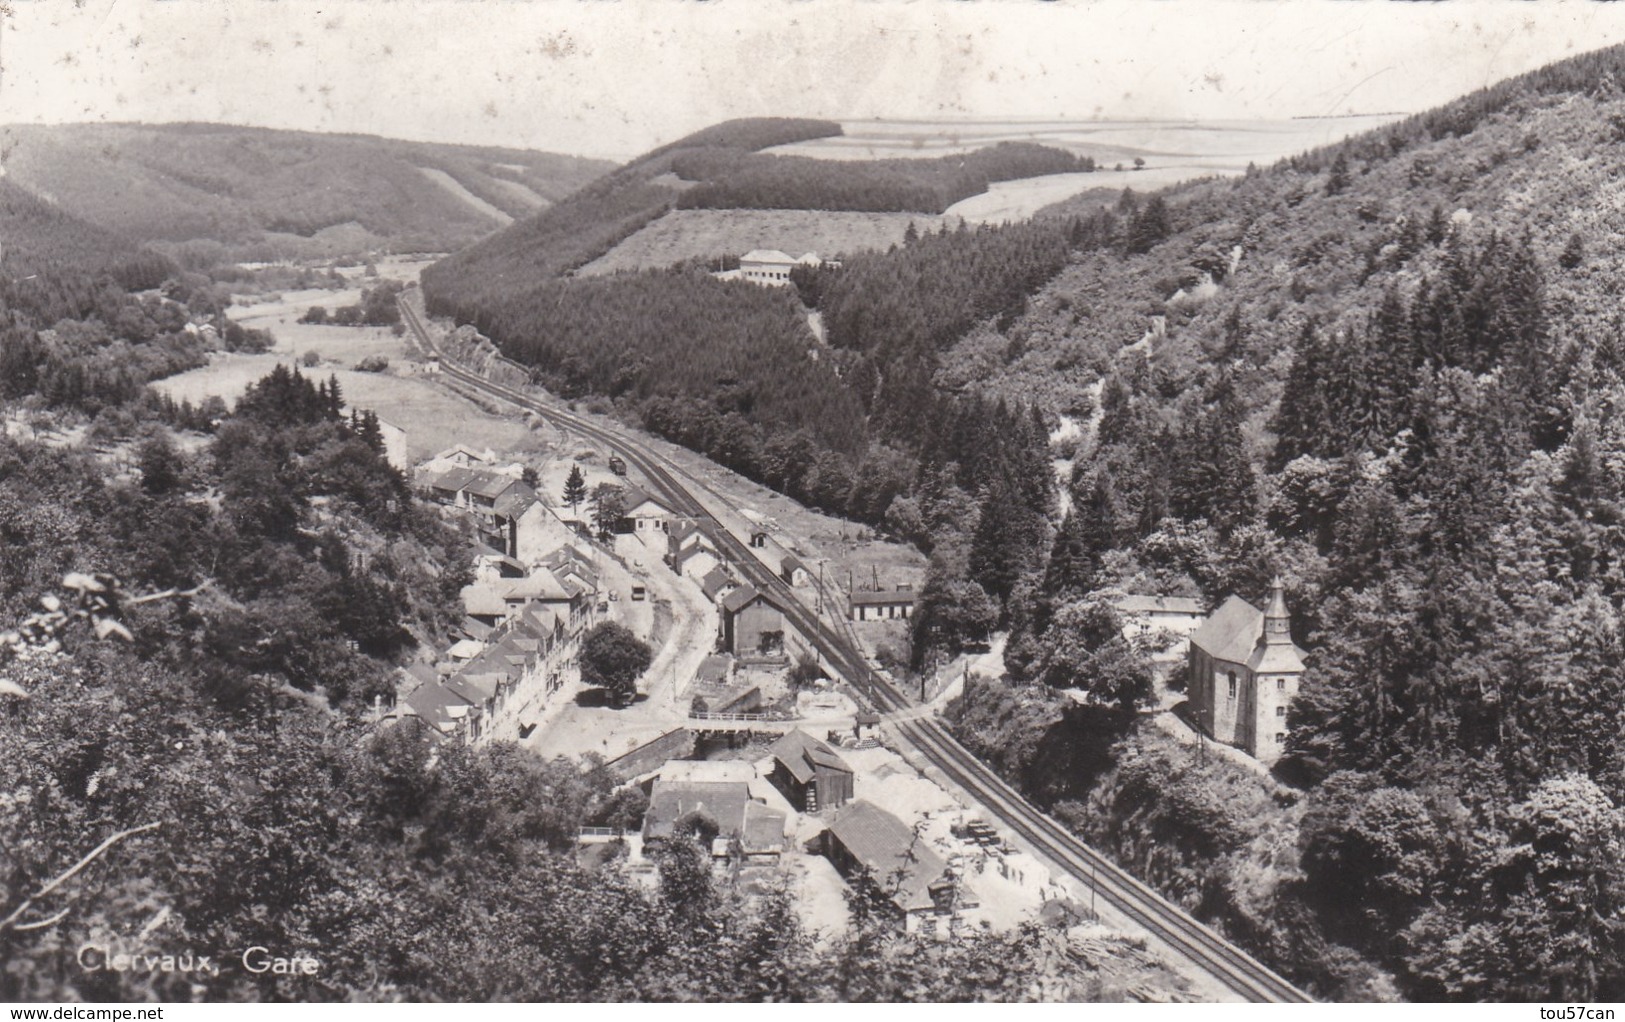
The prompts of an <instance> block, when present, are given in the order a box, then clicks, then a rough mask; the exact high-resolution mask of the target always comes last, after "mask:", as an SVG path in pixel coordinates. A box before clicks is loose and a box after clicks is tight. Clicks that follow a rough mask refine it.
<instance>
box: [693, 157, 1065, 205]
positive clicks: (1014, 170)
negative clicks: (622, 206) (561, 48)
mask: <svg viewBox="0 0 1625 1022" xmlns="http://www.w3.org/2000/svg"><path fill="white" fill-rule="evenodd" d="M671 169H672V171H673V173H675V174H676V175H677V176H678V177H680V178H683V179H684V180H686V181H695V182H698V184H696V185H695V186H694V187H693V188H690V189H688V190H686V191H685V192H683V195H682V197H681V198H680V199H679V200H678V203H677V204H678V206H679V207H681V208H683V209H829V210H858V211H865V212H876V213H886V212H895V213H942V212H945V211H946V210H947V209H948V207H949V206H952V205H953V204H954V203H956V202H958V201H959V200H960V199H967V198H969V197H971V196H972V195H980V194H981V193H983V192H985V191H987V187H988V185H990V184H993V183H994V182H997V181H1011V180H1016V179H1019V178H1028V177H1040V176H1042V175H1045V174H1071V173H1079V172H1086V171H1091V170H1094V169H1095V163H1094V160H1092V159H1090V158H1089V157H1086V156H1085V157H1080V156H1076V155H1074V154H1072V153H1069V152H1067V151H1066V150H1064V149H1055V148H1051V147H1049V146H1041V145H1034V144H1032V143H1030V142H1000V143H999V144H998V145H995V146H989V147H988V148H985V149H978V150H975V151H974V152H970V153H966V154H965V155H963V156H958V155H955V156H943V157H940V158H938V159H935V160H925V159H921V160H915V159H892V160H838V161H831V160H817V159H810V158H808V157H805V156H783V155H770V154H767V153H757V152H747V151H744V150H739V149H692V150H688V151H685V152H683V153H681V154H679V155H678V156H677V158H676V159H675V160H673V161H672V165H671Z"/></svg>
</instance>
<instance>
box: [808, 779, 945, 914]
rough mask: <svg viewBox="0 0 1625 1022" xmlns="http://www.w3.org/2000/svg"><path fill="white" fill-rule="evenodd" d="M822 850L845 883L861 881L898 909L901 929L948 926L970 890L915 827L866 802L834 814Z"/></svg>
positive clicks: (859, 802) (825, 833)
mask: <svg viewBox="0 0 1625 1022" xmlns="http://www.w3.org/2000/svg"><path fill="white" fill-rule="evenodd" d="M822 841H823V846H824V854H825V855H826V856H827V857H828V858H829V860H830V862H832V863H834V864H835V868H836V869H838V870H840V872H841V874H842V875H843V876H845V877H846V878H847V881H848V882H849V883H854V884H865V885H867V886H868V887H869V889H870V890H871V891H872V892H874V893H875V894H878V895H879V896H880V897H882V898H884V899H885V900H886V902H887V903H889V904H890V905H892V906H893V908H895V909H896V911H897V913H898V915H899V916H900V917H901V919H902V922H903V927H904V929H906V930H908V931H909V932H910V933H914V932H916V931H919V930H921V929H924V930H927V931H936V930H938V929H939V928H948V929H951V928H952V921H953V919H954V917H955V916H956V915H957V913H958V912H959V910H960V909H964V908H971V907H973V906H972V905H971V904H970V903H969V901H968V895H969V892H968V890H966V889H965V888H964V887H963V885H961V884H960V883H959V882H958V879H957V878H956V877H955V876H954V875H953V873H952V872H951V871H950V870H949V869H948V864H947V863H946V862H944V861H943V860H942V857H941V856H939V855H937V853H936V852H934V851H932V850H931V847H930V845H928V844H926V842H925V841H924V839H922V838H921V837H920V836H919V835H918V834H916V833H915V832H914V830H913V828H911V827H909V826H908V825H907V824H905V823H904V822H903V821H902V820H899V819H898V818H897V817H895V816H893V815H892V814H890V813H888V812H886V811H885V810H884V809H881V808H880V807H879V806H876V805H874V804H873V803H870V802H863V801H858V802H853V803H851V804H850V805H848V806H846V807H845V808H843V809H841V810H839V811H838V812H837V813H836V814H835V818H834V819H833V820H831V821H830V825H829V829H828V830H827V831H825V832H824V834H823V836H822Z"/></svg>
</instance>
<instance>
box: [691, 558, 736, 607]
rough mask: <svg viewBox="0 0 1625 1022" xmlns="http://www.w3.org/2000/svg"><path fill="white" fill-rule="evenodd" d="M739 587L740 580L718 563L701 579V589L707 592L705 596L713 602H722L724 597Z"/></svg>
mask: <svg viewBox="0 0 1625 1022" xmlns="http://www.w3.org/2000/svg"><path fill="white" fill-rule="evenodd" d="M738 588H739V580H738V579H736V578H734V577H733V576H732V575H730V574H728V569H727V568H725V567H723V566H722V565H720V564H719V565H717V566H716V567H715V568H712V569H711V570H710V571H708V572H706V573H705V575H704V576H703V577H701V579H700V589H701V590H703V591H704V592H705V598H706V599H708V600H710V601H711V602H712V603H717V604H720V603H721V602H722V599H723V597H725V596H727V595H728V594H729V593H731V592H733V591H734V590H735V589H738Z"/></svg>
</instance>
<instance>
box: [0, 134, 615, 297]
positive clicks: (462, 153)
mask: <svg viewBox="0 0 1625 1022" xmlns="http://www.w3.org/2000/svg"><path fill="white" fill-rule="evenodd" d="M0 166H3V167H4V169H5V179H6V180H7V181H9V182H10V183H11V184H12V185H14V186H16V187H18V188H21V189H23V190H26V191H28V192H30V193H32V194H33V195H35V196H37V197H39V198H41V199H44V200H45V201H47V202H48V203H49V204H50V205H52V206H53V207H55V208H56V209H58V210H60V211H61V212H62V213H63V214H65V215H68V216H71V217H74V218H76V219H77V220H80V221H83V222H84V223H87V224H90V225H92V226H95V227H99V228H102V229H105V230H109V231H113V232H117V233H118V234H120V235H122V236H124V237H126V238H128V239H130V240H131V241H133V242H137V243H143V242H144V243H149V244H151V245H152V246H154V247H155V248H156V249H158V250H160V251H163V252H165V253H166V254H168V255H170V256H172V257H174V258H176V259H177V260H178V261H180V262H182V263H183V264H193V265H206V264H208V263H211V262H218V261H222V260H226V259H277V258H289V257H315V258H326V257H332V256H338V255H354V254H360V253H364V252H368V251H377V250H389V251H413V250H415V251H440V252H443V251H452V250H455V249H458V248H461V247H462V246H464V245H467V244H469V243H471V242H473V241H475V240H478V239H479V238H481V237H483V236H484V235H486V234H489V233H490V232H491V231H493V230H496V229H497V228H499V227H501V226H502V225H503V224H504V223H505V222H507V221H508V220H509V219H510V218H519V217H523V216H526V215H528V214H530V213H532V212H534V211H535V210H537V209H541V208H545V207H546V206H548V205H550V204H552V203H554V202H557V201H558V200H559V199H562V198H564V197H565V196H567V195H569V194H570V193H572V192H574V191H576V190H577V189H579V188H580V187H581V186H583V185H585V184H587V183H588V182H589V181H591V180H593V179H594V178H596V177H598V176H599V175H600V174H602V173H603V172H604V171H606V170H608V169H610V167H611V164H609V163H607V162H604V161H600V160H591V159H584V158H581V157H575V156H561V155H556V154H551V153H541V152H534V151H531V150H525V149H511V148H502V147H495V146H463V145H442V144H437V143H428V142H410V141H403V140H400V139H388V138H380V137H376V136H370V135H339V134H321V133H316V132H304V131H282V130H276V129H270V128H254V127H241V126H235V125H220V124H196V123H181V124H158V125H148V124H66V125H32V124H14V125H8V126H5V127H0Z"/></svg>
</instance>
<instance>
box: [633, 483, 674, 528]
mask: <svg viewBox="0 0 1625 1022" xmlns="http://www.w3.org/2000/svg"><path fill="white" fill-rule="evenodd" d="M625 500H626V505H625V506H626V514H625V517H624V518H623V519H622V521H623V523H624V525H623V528H626V529H627V531H629V532H664V531H665V530H666V529H667V528H669V527H670V525H671V520H672V518H673V515H672V511H671V508H669V507H667V506H666V505H665V504H663V503H661V502H660V501H659V500H657V499H656V498H655V497H653V496H651V495H650V494H649V493H648V492H647V491H645V490H643V489H642V488H640V487H637V486H628V487H626V493H625Z"/></svg>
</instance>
